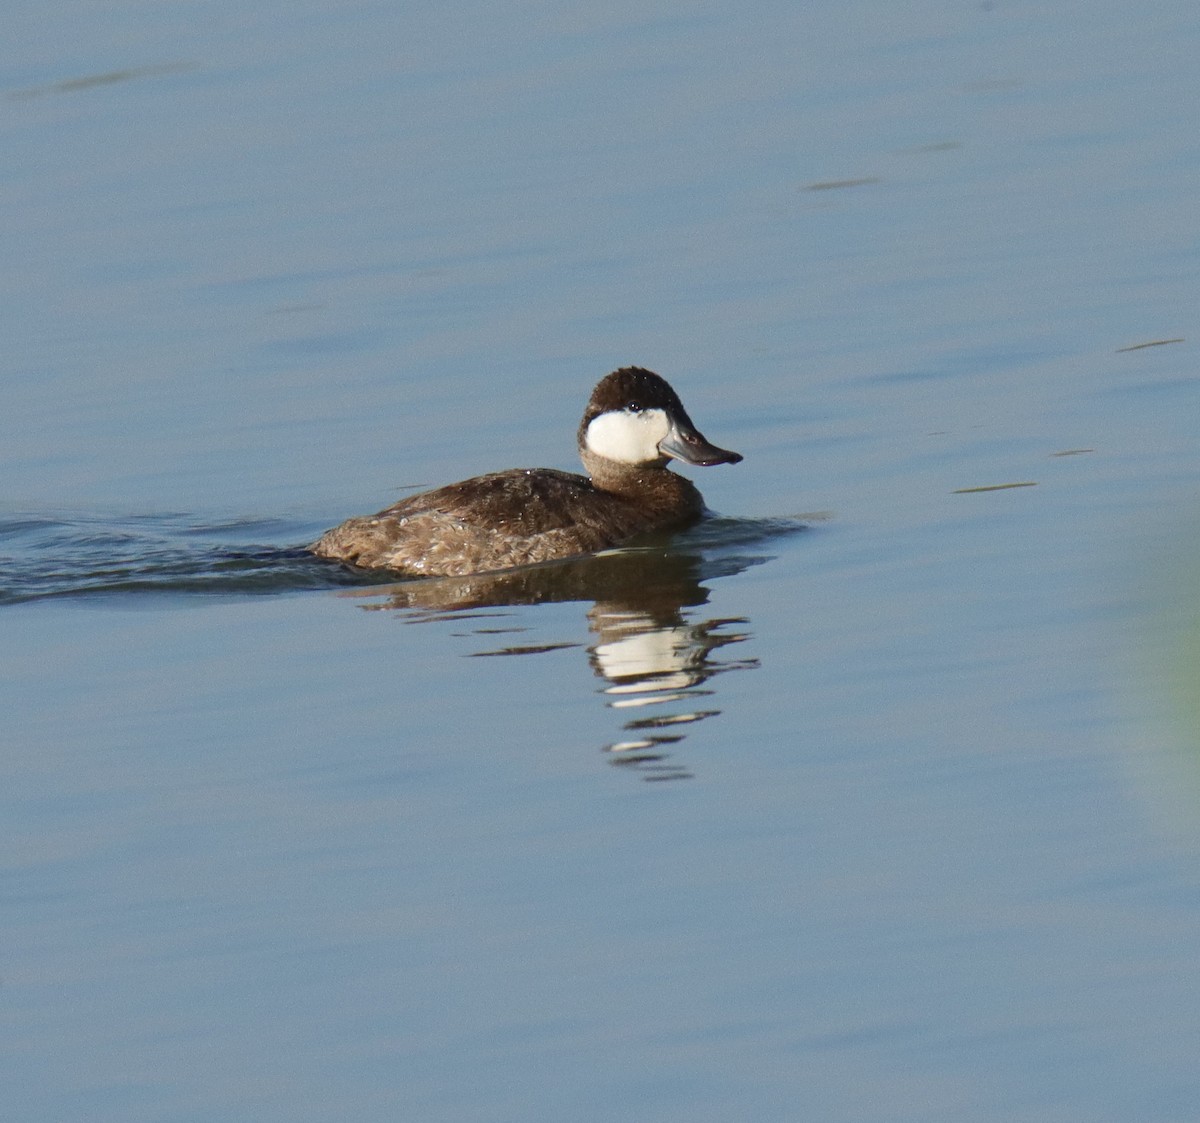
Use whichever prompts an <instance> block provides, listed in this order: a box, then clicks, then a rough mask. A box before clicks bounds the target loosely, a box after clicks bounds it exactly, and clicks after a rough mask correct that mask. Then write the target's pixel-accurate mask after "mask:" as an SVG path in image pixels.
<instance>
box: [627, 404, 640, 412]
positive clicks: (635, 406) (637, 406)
mask: <svg viewBox="0 0 1200 1123" xmlns="http://www.w3.org/2000/svg"><path fill="white" fill-rule="evenodd" d="M625 412H626V413H641V412H642V403H641V402H630V403H629V405H627V406H626V407H625Z"/></svg>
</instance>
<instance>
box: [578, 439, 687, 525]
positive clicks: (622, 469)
mask: <svg viewBox="0 0 1200 1123" xmlns="http://www.w3.org/2000/svg"><path fill="white" fill-rule="evenodd" d="M579 457H580V459H581V460H582V461H583V466H584V468H586V469H587V474H588V476H589V477H591V481H592V486H593V487H596V488H598V489H599V490H600V491H607V492H611V493H612V494H614V495H620V496H621V497H622V498H625V499H631V500H635V501H636V502H637V503H638V504H639V506H642V507H644V508H653V509H657V508H662V509H664V510H670V511H673V512H676V513H679V514H686V515H692V514H695V515H699V514H700V512H701V511H703V510H704V500H703V499H702V498H701V496H700V492H699V491H698V490H697V489H696V486H695V485H694V484H693V483H692V481H691V480H687V479H684V478H683V476H677V475H676V474H675V473H674V472H672V471H671V470H670V469H669V468H668V467H667V464H666V461H664V462H663V463H662V464H622V463H621V462H620V461H618V460H609V459H607V458H606V457H603V456H597V455H596V454H595V453H594V452H591V451H589V450H588V449H586V448H583V449H580V450H579Z"/></svg>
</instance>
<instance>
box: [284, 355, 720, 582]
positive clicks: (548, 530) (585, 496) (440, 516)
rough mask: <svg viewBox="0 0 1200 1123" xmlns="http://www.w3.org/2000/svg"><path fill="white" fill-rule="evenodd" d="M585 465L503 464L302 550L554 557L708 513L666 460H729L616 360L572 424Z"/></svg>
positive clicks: (386, 559) (498, 564)
mask: <svg viewBox="0 0 1200 1123" xmlns="http://www.w3.org/2000/svg"><path fill="white" fill-rule="evenodd" d="M576 439H577V444H578V448H579V457H580V459H581V460H582V461H583V466H584V468H585V469H586V471H587V475H586V476H585V475H579V474H577V473H573V472H563V471H560V470H558V469H556V468H512V469H509V470H507V471H502V472H491V473H489V474H487V475H484V476H475V477H473V478H472V479H469V480H462V481H461V482H459V483H453V484H449V485H447V486H446V487H439V488H436V489H434V490H432V491H424V492H421V493H419V494H416V495H410V496H407V497H406V498H404V499H401V500H400V501H399V502H398V503H393V504H392V505H391V506H390V507H385V508H384V509H383V510H382V511H380V512H379V513H378V514H374V515H363V516H358V517H355V518H350V519H347V520H346V521H345V522H343V523H341V524H340V525H338V526H335V527H334V528H333V529H332V530H329V531H326V532H325V533H324V534H323V535H321V537H320V538H318V539H317V541H316V542H314V543H312V544H311V545H310V546H308V547H307V549H308V550H309V551H310V552H311V553H313V554H315V555H316V556H317V557H320V558H327V559H331V560H334V561H338V562H341V563H343V564H345V565H348V566H353V567H357V568H361V569H370V570H393V571H395V572H396V573H397V574H398V575H401V576H409V577H462V576H467V575H470V574H477V573H490V572H493V571H500V570H507V569H514V568H518V567H521V566H529V565H537V564H540V563H543V562H552V561H558V560H560V559H563V558H570V557H575V556H578V555H582V554H592V553H596V552H598V551H601V550H607V549H611V548H613V547H617V546H623V545H626V544H627V543H629V542H631V541H633V540H634V539H635V538H638V537H640V536H642V535H646V534H651V533H655V532H661V531H674V530H680V529H683V528H685V527H687V526H689V525H691V524H693V523H695V522H697V521H699V520H700V519H701V518H702V517H703V516H704V515H705V514H706V513H707V508H706V507H705V505H704V499H703V497H702V496H701V494H700V492H699V490H698V489H697V487H696V486H695V484H693V483H692V482H691V481H690V480H688V479H686V478H684V477H683V476H681V475H678V474H677V473H675V472H672V471H671V469H670V467H669V464H670V461H672V460H679V461H682V462H683V463H685V464H693V465H699V466H704V467H708V466H711V465H714V464H737V463H738V462H739V461H741V459H742V456H741V454H740V453H736V452H730V451H729V450H728V449H724V448H718V447H717V446H716V445H714V444H711V443H710V442H709V441H708V440H706V439H705V438H704V437H703V436H702V435H701V433H700V431H699V430H698V429H697V428H696V426H695V425H694V424H693V423H692V419H691V418H690V417H689V416H688V413H687V410H686V409H684V407H683V402H682V401H680V398H679V395H678V394H676V393H675V391H674V390H673V389H672V388H671V386H670V384H669V383H668V382H667V380H666V379H665V378H663V377H662V376H660V375H658V374H655V373H654V372H653V371H651V370H646V369H645V368H643V367H621V368H620V369H619V370H614V371H613V372H612V373H611V374H608V375H605V376H604V378H602V379H601V380H600V381H599V382H598V383H597V384H596V387H595V389H594V390H593V391H592V394H591V397H590V398H589V399H588V403H587V408H586V409H585V410H584V413H583V419H582V420H581V421H580V423H579V430H578V433H577V435H576Z"/></svg>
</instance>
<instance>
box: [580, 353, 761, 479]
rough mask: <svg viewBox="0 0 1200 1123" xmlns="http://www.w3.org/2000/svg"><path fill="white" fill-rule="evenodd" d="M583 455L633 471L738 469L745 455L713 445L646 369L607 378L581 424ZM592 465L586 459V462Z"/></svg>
mask: <svg viewBox="0 0 1200 1123" xmlns="http://www.w3.org/2000/svg"><path fill="white" fill-rule="evenodd" d="M579 451H580V452H581V453H583V454H588V453H590V454H591V455H592V456H598V457H601V458H603V459H604V460H609V461H613V462H615V463H618V464H627V465H630V466H634V465H641V466H658V467H661V466H662V465H664V464H666V462H667V461H668V460H670V459H672V458H673V459H675V460H682V461H683V462H684V463H685V464H702V465H705V466H707V465H710V464H736V463H737V462H738V461H739V460H741V459H742V457H741V454H740V453H737V452H730V451H729V450H728V449H724V448H718V447H717V446H716V445H713V444H709V443H708V441H706V440H705V439H704V437H703V435H702V434H701V433H700V431H699V430H698V429H697V428H696V426H695V425H693V424H692V419H691V418H690V417H688V414H687V410H686V409H684V408H683V402H681V401H680V400H679V395H678V394H676V393H675V391H674V390H672V389H671V387H670V385H669V384H668V383H667V380H666V379H665V378H660V377H659V376H658V375H657V374H655V373H654V372H653V371H650V370H643V369H642V368H641V367H622V368H621V369H620V370H614V371H613V372H612V374H608V375H605V376H604V377H603V378H602V379H601V380H600V381H599V382H598V383H597V384H596V388H595V390H593V391H592V397H591V400H590V401H589V402H588V405H587V409H586V410H585V411H584V414H583V420H582V421H581V422H580V423H579ZM585 459H586V456H585Z"/></svg>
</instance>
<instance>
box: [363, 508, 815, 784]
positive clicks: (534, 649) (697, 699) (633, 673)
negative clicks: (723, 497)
mask: <svg viewBox="0 0 1200 1123" xmlns="http://www.w3.org/2000/svg"><path fill="white" fill-rule="evenodd" d="M795 529H798V527H797V526H796V525H795V524H792V525H790V526H789V527H788V528H787V530H795ZM773 532H774V533H776V534H777V533H780V528H779V527H778V526H776V527H775V528H774V531H773ZM735 537H736V536H735ZM767 560H769V559H768V558H767V557H766V556H754V555H747V554H736V555H731V554H722V555H718V556H712V555H710V554H708V553H707V552H704V553H702V552H699V551H697V550H696V549H695V548H693V549H690V550H689V549H686V548H684V549H681V548H680V547H679V545H678V541H676V544H675V545H674V547H673V548H670V549H668V548H666V547H665V546H664V545H657V544H651V545H646V546H643V547H638V548H633V549H623V550H616V551H612V552H609V553H604V554H598V555H595V556H590V557H584V558H578V559H572V560H570V561H566V562H558V563H555V564H551V565H546V566H537V567H532V568H528V569H522V570H510V571H508V572H503V573H491V574H480V575H474V576H469V577H447V578H434V579H424V580H416V581H406V582H403V583H400V584H397V585H391V586H385V587H383V588H382V589H381V588H380V587H376V588H374V589H372V590H359V591H357V592H356V594H353V595H359V596H374V597H378V596H379V594H380V593H381V592H383V593H384V594H385V599H384V600H382V601H376V602H375V603H372V604H369V605H365V606H364V607H367V608H374V609H402V610H405V611H409V612H413V611H415V612H416V613H418V615H417V616H416V617H414V619H417V620H431V619H442V618H445V617H446V616H447V615H448V614H452V615H453V616H454V617H455V618H458V619H463V618H464V617H460V616H458V614H459V613H464V612H468V611H470V610H481V609H492V608H497V607H503V606H518V605H534V604H545V603H551V602H565V601H580V602H585V603H586V602H588V601H590V602H591V607H590V608H588V609H587V621H588V626H589V628H590V630H591V632H592V633H593V635H594V637H595V642H594V643H592V644H591V645H590V646H588V648H587V655H588V661H589V664H590V665H591V667H592V670H593V671H594V673H595V674H596V675H598V676H599V677H601V678H602V679H603V680H604V686H603V687H602V688H601V693H602V694H603V696H604V698H605V700H606V703H607V705H608V706H609V707H610V708H611V709H612V710H613V711H615V712H616V713H617V714H618V715H620V717H622V718H624V721H623V722H622V725H621V730H620V733H619V735H618V736H617V737H616V738H615V739H614V740H611V741H610V742H609V743H608V744H607V745H606V746H605V749H604V751H605V752H606V753H607V754H609V759H610V761H611V763H612V764H614V765H618V766H620V767H622V768H627V769H630V770H632V771H636V772H638V773H640V774H641V775H642V776H643V778H644V779H646V780H678V779H686V778H688V777H689V776H690V775H691V773H690V772H689V770H688V769H687V768H686V767H685V766H683V765H681V764H678V763H675V762H673V761H672V760H671V759H670V756H671V754H670V752H669V751H668V747H669V746H675V745H678V744H679V743H680V742H681V741H683V739H684V737H685V735H686V734H685V730H686V728H687V727H688V726H690V725H692V724H694V723H696V722H698V721H703V720H705V719H707V718H711V717H716V716H717V715H718V714H719V712H720V711H719V710H718V709H717V708H716V707H715V706H714V704H713V697H714V692H713V690H712V689H711V687H707V686H706V684H708V683H709V682H710V680H711V679H712V677H713V676H714V675H716V674H719V673H721V672H723V671H729V670H744V669H748V668H753V667H756V666H757V665H758V663H757V660H755V659H753V658H747V659H738V660H729V659H717V658H715V657H714V655H715V653H716V652H717V651H718V650H719V649H720V648H722V647H725V646H727V645H729V644H734V643H740V642H743V641H745V640H747V639H749V638H750V634H749V632H748V631H747V629H746V627H745V625H746V624H747V621H746V620H745V619H741V618H721V617H704V616H703V614H702V613H698V612H697V611H696V610H697V609H699V608H701V606H703V605H704V604H706V603H707V601H708V597H709V593H708V589H707V588H706V587H705V582H707V581H709V580H712V579H714V578H718V577H729V576H733V575H734V574H737V573H740V572H742V571H743V570H745V569H747V568H749V567H750V566H753V565H758V564H761V563H762V562H764V561H767ZM465 618H466V619H470V618H471V617H470V616H467V617H465ZM488 619H489V621H492V622H494V617H493V616H492V615H489V617H488ZM489 631H490V632H491V633H492V634H494V633H495V629H494V627H492V628H481V629H480V633H479V634H481V635H482V634H487V633H488V632H489ZM575 646H580V645H577V644H572V643H557V644H531V645H506V646H503V647H499V648H489V649H486V650H481V651H476V652H474V653H473V654H474V655H475V656H476V657H485V656H501V655H533V654H540V653H544V652H546V651H551V650H557V649H560V648H570V647H575ZM668 707H669V710H668Z"/></svg>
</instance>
